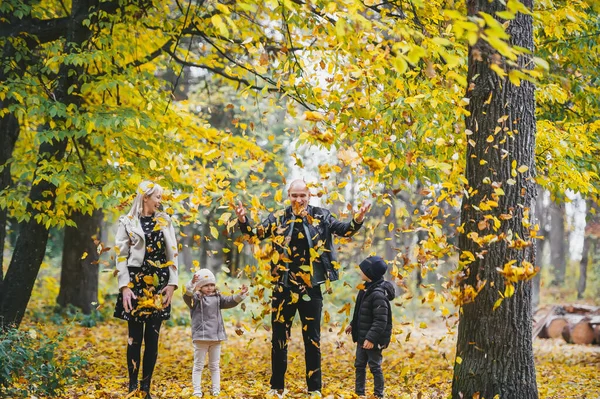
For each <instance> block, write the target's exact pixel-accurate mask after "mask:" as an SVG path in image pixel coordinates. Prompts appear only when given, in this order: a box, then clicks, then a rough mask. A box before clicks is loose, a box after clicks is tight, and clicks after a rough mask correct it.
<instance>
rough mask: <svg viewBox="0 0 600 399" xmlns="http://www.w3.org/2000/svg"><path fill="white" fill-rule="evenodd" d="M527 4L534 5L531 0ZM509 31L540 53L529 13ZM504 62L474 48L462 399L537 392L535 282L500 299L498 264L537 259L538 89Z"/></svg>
mask: <svg viewBox="0 0 600 399" xmlns="http://www.w3.org/2000/svg"><path fill="white" fill-rule="evenodd" d="M467 4H468V13H469V15H471V16H475V15H478V14H479V13H480V12H485V13H487V14H488V15H496V12H497V11H501V10H504V9H505V6H504V5H503V3H502V2H500V1H499V0H494V1H488V0H469V1H468V2H467ZM523 4H525V6H527V7H528V8H529V9H532V8H533V4H532V0H526V1H523ZM507 32H508V33H509V34H510V35H511V39H510V41H511V44H513V45H517V46H521V47H524V48H527V49H529V50H533V19H532V17H531V16H530V15H523V14H518V15H517V16H516V18H515V19H514V20H511V21H508V27H507ZM504 61H505V60H504V59H503V58H502V57H501V56H500V55H499V54H498V53H496V52H495V51H494V49H493V48H491V47H490V46H489V44H487V43H486V42H484V41H482V40H480V41H478V42H477V43H476V44H475V45H474V46H473V47H472V48H470V51H469V67H468V68H469V69H468V82H469V85H470V86H469V89H468V93H467V95H468V97H469V98H470V103H469V111H470V116H469V117H468V118H467V121H466V124H467V126H466V127H467V129H468V132H467V133H468V137H467V140H469V141H470V142H471V145H468V146H467V148H468V150H467V157H466V162H467V165H466V178H467V181H468V186H467V187H466V191H467V192H468V193H469V195H468V196H465V197H464V198H463V203H462V209H461V226H462V228H461V230H460V233H459V248H460V251H461V265H462V266H463V267H464V269H463V270H462V271H463V279H462V281H461V282H460V283H459V284H460V288H461V290H462V291H461V292H462V293H463V295H468V294H469V293H472V292H473V291H471V290H474V292H477V291H479V293H478V295H477V296H476V297H475V298H474V299H473V300H469V299H468V297H464V296H463V300H462V307H461V313H460V321H459V327H458V337H457V349H456V363H455V366H454V379H453V384H452V398H454V399H465V398H473V397H480V398H486V399H493V398H495V397H499V398H502V399H537V398H538V391H537V384H536V375H535V365H534V359H533V347H532V337H531V334H532V321H533V316H532V309H531V281H520V282H517V283H514V285H513V286H512V288H514V293H513V294H512V296H510V295H506V298H504V300H503V301H501V302H500V303H499V302H498V300H500V299H502V297H501V296H500V294H499V291H500V292H502V293H507V294H510V289H507V287H508V285H507V283H506V281H505V278H504V276H503V275H502V274H500V273H499V272H498V271H497V269H501V270H502V269H505V267H506V265H507V264H508V263H509V262H511V261H515V263H514V266H518V267H527V268H532V266H529V265H533V264H535V250H534V247H533V243H532V242H531V241H530V231H529V227H530V226H529V223H531V220H530V218H531V217H532V213H533V207H534V206H535V198H536V185H535V181H534V179H533V177H534V171H535V163H534V156H535V133H536V121H535V100H534V86H533V84H531V83H529V82H525V81H521V84H520V85H519V86H515V85H513V84H512V83H511V82H510V81H509V79H508V78H502V77H500V76H499V75H497V74H496V73H495V72H494V71H493V70H491V69H490V65H491V63H496V64H497V65H498V66H499V67H500V68H504V69H506V70H508V69H509V68H510V67H509V66H508V65H506V64H505V63H504ZM517 62H518V65H519V67H521V68H528V67H531V64H532V60H531V57H530V56H521V57H519V60H518V61H517ZM498 127H499V129H497V128H498ZM482 161H485V162H482ZM525 167H527V169H525ZM499 188H501V189H502V190H503V192H502V191H501V190H498V189H499ZM496 204H497V205H496ZM486 216H488V217H489V216H491V217H495V218H498V220H500V221H501V226H500V228H499V229H498V230H494V226H493V223H489V222H488V220H489V219H486ZM486 236H488V237H487V239H486ZM489 236H496V239H494V240H490V239H489ZM519 239H521V240H523V241H520V240H519ZM471 255H473V256H471ZM509 267H510V265H509V266H508V267H507V268H509ZM498 303H499V306H495V305H498ZM495 307H496V309H494V308H495Z"/></svg>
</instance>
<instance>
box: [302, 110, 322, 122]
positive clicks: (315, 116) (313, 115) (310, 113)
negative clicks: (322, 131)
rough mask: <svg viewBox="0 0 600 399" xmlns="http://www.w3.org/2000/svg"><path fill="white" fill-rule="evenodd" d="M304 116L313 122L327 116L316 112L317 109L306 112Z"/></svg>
mask: <svg viewBox="0 0 600 399" xmlns="http://www.w3.org/2000/svg"><path fill="white" fill-rule="evenodd" d="M304 117H305V118H306V120H307V121H312V122H318V121H324V120H325V116H323V115H321V114H320V113H319V112H315V111H306V112H305V113H304Z"/></svg>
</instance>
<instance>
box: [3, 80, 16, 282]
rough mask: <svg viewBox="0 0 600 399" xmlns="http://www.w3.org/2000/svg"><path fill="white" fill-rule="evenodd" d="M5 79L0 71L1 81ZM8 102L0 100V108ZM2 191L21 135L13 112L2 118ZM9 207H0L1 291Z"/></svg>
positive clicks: (9, 179)
mask: <svg viewBox="0 0 600 399" xmlns="http://www.w3.org/2000/svg"><path fill="white" fill-rule="evenodd" d="M2 80H4V79H3V77H2V76H1V73H0V81H2ZM5 106H6V104H4V103H3V102H2V101H0V109H2V108H4V107H5ZM0 137H1V139H0V167H3V168H2V171H1V172H0V191H2V190H5V189H7V188H8V187H9V186H10V185H11V177H10V164H9V163H8V160H9V159H10V158H11V157H12V153H13V150H14V148H15V143H16V141H17V138H18V137H19V121H18V120H17V118H15V116H14V115H13V114H6V115H5V116H4V117H2V118H0ZM7 211H8V209H7V208H4V209H0V292H2V283H3V281H4V268H3V267H4V262H3V259H4V241H5V240H6V224H7V220H8V212H7Z"/></svg>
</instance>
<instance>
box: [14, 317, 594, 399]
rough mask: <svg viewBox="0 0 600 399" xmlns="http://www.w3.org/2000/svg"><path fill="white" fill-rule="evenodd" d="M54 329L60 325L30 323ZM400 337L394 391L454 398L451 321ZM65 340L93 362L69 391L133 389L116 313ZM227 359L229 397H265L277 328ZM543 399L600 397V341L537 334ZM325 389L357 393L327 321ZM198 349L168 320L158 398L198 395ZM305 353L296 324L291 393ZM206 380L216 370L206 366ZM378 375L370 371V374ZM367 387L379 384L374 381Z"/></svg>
mask: <svg viewBox="0 0 600 399" xmlns="http://www.w3.org/2000/svg"><path fill="white" fill-rule="evenodd" d="M23 328H34V329H38V330H44V331H45V332H46V333H49V334H51V333H52V331H51V329H52V328H56V325H54V324H46V325H45V326H40V325H37V326H33V325H26V326H23ZM402 328H403V330H404V331H403V332H402V333H401V334H398V335H396V342H394V343H392V345H391V347H390V348H389V349H387V350H386V351H385V352H384V358H385V360H384V371H385V377H386V392H387V397H388V398H447V397H449V393H450V388H451V381H452V363H453V359H454V344H455V341H454V337H453V336H452V335H447V333H446V330H445V329H443V328H435V327H433V326H431V325H430V326H429V327H428V328H427V329H421V328H412V327H410V326H402ZM70 331H71V333H70V334H69V336H68V338H66V339H65V340H63V341H62V342H61V348H62V349H65V350H73V349H75V350H78V351H82V352H84V353H85V355H86V356H87V357H88V359H89V362H90V363H89V365H88V367H87V368H86V369H84V370H81V377H82V381H83V384H82V385H80V386H71V387H69V388H68V389H67V391H66V392H65V393H64V394H63V395H62V396H60V397H61V398H81V399H83V398H89V399H92V398H123V397H125V396H126V381H127V379H126V369H125V345H126V336H127V331H126V327H125V322H121V321H118V320H110V321H108V322H104V323H102V324H101V325H98V326H96V327H93V328H84V327H81V326H79V325H74V326H73V327H72V328H71V330H70ZM228 331H229V340H228V341H227V342H226V343H225V344H224V347H223V352H222V358H221V373H222V377H221V380H222V389H223V392H222V394H221V397H228V398H264V397H265V392H266V391H267V390H268V388H269V387H268V379H269V372H270V357H269V354H270V342H269V339H270V333H269V332H268V331H267V330H266V329H265V328H263V327H259V328H258V329H257V330H251V331H245V332H244V334H243V335H241V336H238V335H236V334H235V332H234V331H235V328H234V326H232V325H229V326H228ZM534 348H535V354H536V360H537V375H538V386H539V392H540V398H593V399H597V398H598V397H600V396H599V395H600V378H598V374H599V372H600V347H598V346H588V347H586V346H577V345H568V344H566V343H564V342H563V341H560V340H536V341H535V344H534ZM322 353H323V370H324V375H323V383H324V389H323V394H324V396H326V397H329V398H353V397H355V396H354V395H353V393H352V392H353V386H354V368H353V354H354V345H353V344H352V343H351V340H350V338H349V337H347V336H346V335H338V330H335V331H330V330H329V327H328V328H325V329H324V331H323V337H322ZM191 367H192V348H191V342H190V331H189V327H182V326H175V327H166V326H165V327H163V330H162V332H161V341H160V352H159V359H158V365H157V369H156V372H155V376H154V382H153V396H154V398H188V397H190V396H191V394H192V391H191ZM303 369H304V358H303V349H302V338H301V335H300V328H299V327H298V326H295V327H294V329H293V336H292V342H291V347H290V356H289V366H288V374H287V383H288V389H289V396H288V397H290V398H305V397H307V395H306V393H305V387H306V385H305V381H304V377H303V375H304V372H303ZM203 377H204V378H203V386H204V387H205V391H208V390H209V385H208V384H209V381H210V377H209V374H208V370H207V369H205V370H204V375H203ZM368 377H370V375H368ZM367 389H368V390H369V389H371V390H372V382H369V383H368V385H367Z"/></svg>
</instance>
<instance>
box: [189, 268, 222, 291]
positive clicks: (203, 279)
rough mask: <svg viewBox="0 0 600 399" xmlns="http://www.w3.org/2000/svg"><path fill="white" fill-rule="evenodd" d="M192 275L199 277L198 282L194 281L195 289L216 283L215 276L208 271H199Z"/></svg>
mask: <svg viewBox="0 0 600 399" xmlns="http://www.w3.org/2000/svg"><path fill="white" fill-rule="evenodd" d="M194 274H195V275H196V276H198V277H199V279H198V281H196V287H198V288H201V287H204V286H205V285H207V284H216V283H217V279H216V278H215V275H214V274H213V272H211V271H210V270H208V269H200V270H198V271H197V272H196V273H194Z"/></svg>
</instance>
